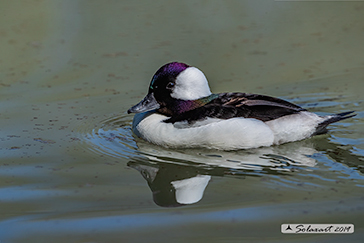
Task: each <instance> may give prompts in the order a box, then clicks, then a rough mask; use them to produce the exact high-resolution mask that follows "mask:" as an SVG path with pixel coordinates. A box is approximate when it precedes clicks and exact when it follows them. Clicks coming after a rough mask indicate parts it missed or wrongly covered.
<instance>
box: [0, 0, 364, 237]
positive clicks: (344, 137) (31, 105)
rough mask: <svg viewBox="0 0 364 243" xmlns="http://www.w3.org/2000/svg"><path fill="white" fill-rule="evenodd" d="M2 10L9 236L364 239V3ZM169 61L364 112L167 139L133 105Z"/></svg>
mask: <svg viewBox="0 0 364 243" xmlns="http://www.w3.org/2000/svg"><path fill="white" fill-rule="evenodd" d="M0 13H1V14H0V40H1V44H0V53H1V55H0V102H1V103H0V156H1V157H0V158H1V160H0V242H1V243H4V242H49V241H52V242H66V241H67V242H166V241H173V242H361V241H362V239H363V238H364V221H363V217H364V206H363V205H364V193H363V192H364V125H363V117H364V109H363V94H362V92H363V90H364V82H363V80H364V58H363V53H364V45H363V44H362V43H364V3H363V2H360V1H351V2H347V1H330V2H326V1H324V2H314V1H308V2H303V1H301V2H297V1H264V2H263V1H229V2H219V1H216V2H213V1H157V2H156V1H152V2H148V3H147V2H143V3H141V2H138V1H73V0H72V1H71V0H69V1H20V0H19V1H0ZM170 61H183V62H187V63H189V64H191V65H195V66H197V67H199V68H200V69H201V70H203V71H204V72H205V74H206V76H207V77H208V79H209V81H210V86H211V89H212V91H213V92H224V91H242V92H252V93H261V94H268V95H272V96H277V97H281V98H284V99H287V100H289V101H292V102H294V103H296V104H299V105H301V106H303V107H304V108H307V109H309V110H311V111H313V112H316V113H318V114H321V115H326V114H330V113H339V112H344V111H350V110H355V111H356V113H357V116H356V117H355V118H353V119H349V120H345V121H342V122H340V123H336V124H335V125H332V126H331V127H330V128H331V130H330V132H329V134H327V135H321V136H316V137H314V138H311V139H307V140H305V141H301V142H295V143H289V144H285V145H281V146H274V147H270V148H260V149H252V150H242V151H232V152H227V151H217V150H206V149H165V148H162V147H158V146H154V145H151V144H148V143H147V142H144V141H142V140H140V139H138V138H136V137H135V136H134V135H133V134H132V132H131V121H132V118H133V116H132V115H128V114H126V110H127V109H128V108H129V107H130V106H132V105H133V104H135V103H137V102H138V101H139V100H140V99H141V98H142V97H144V95H145V94H146V91H147V85H148V84H149V81H150V79H151V77H152V75H153V74H154V72H155V71H156V70H157V69H158V68H159V67H160V66H161V65H163V64H165V63H167V62H170ZM282 223H352V224H354V225H355V233H353V234H350V235H349V234H346V235H345V234H340V235H333V234H322V235H317V234H312V235H309V234H300V235H283V234H281V233H280V225H281V224H282Z"/></svg>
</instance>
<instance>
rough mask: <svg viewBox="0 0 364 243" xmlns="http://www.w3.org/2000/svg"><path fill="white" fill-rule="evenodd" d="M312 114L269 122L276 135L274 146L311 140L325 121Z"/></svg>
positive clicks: (306, 112)
mask: <svg viewBox="0 0 364 243" xmlns="http://www.w3.org/2000/svg"><path fill="white" fill-rule="evenodd" d="M324 120H325V118H324V117H320V116H318V115H316V114H314V113H312V112H308V111H302V112H300V113H297V114H292V115H288V116H283V117H280V118H278V119H275V120H272V121H268V122H266V124H267V125H268V126H269V127H270V128H271V129H272V131H273V133H274V144H282V143H288V142H293V141H298V140H302V139H306V138H309V137H310V136H312V134H313V133H314V132H315V131H316V127H317V125H318V124H319V123H320V122H322V121H324Z"/></svg>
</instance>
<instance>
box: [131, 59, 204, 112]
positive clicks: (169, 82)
mask: <svg viewBox="0 0 364 243" xmlns="http://www.w3.org/2000/svg"><path fill="white" fill-rule="evenodd" d="M209 95H211V91H210V88H209V85H208V82H207V79H206V77H205V75H204V74H203V73H202V72H201V71H200V70H199V69H197V68H195V67H191V66H189V65H187V64H185V63H180V62H171V63H167V64H165V65H164V66H162V67H161V68H159V69H158V71H157V72H156V73H155V74H154V76H153V78H152V81H151V82H150V85H149V90H148V94H147V95H146V96H145V98H144V99H143V100H142V101H140V102H139V103H138V104H136V105H135V106H133V107H131V108H130V109H129V110H128V113H141V112H147V111H150V110H158V112H160V113H162V114H165V115H173V114H175V113H178V112H179V111H180V110H181V109H180V107H183V106H186V105H181V104H186V103H193V100H197V99H200V98H203V97H207V96H209Z"/></svg>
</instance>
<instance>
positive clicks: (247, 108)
mask: <svg viewBox="0 0 364 243" xmlns="http://www.w3.org/2000/svg"><path fill="white" fill-rule="evenodd" d="M128 113H137V114H136V115H135V116H134V120H133V131H134V133H135V134H137V135H138V136H139V137H141V138H143V139H145V140H147V141H149V142H152V143H155V144H159V145H162V146H166V147H207V148H217V149H225V150H231V149H244V148H255V147H261V146H271V145H275V144H282V143H286V142H293V141H298V140H302V139H305V138H308V137H310V136H313V135H316V134H321V133H324V132H326V127H327V126H328V125H329V124H331V123H333V122H337V121H340V120H343V119H347V118H350V117H353V116H355V114H352V113H353V112H352V111H350V112H344V113H340V114H335V115H330V116H324V117H321V116H318V115H316V114H314V113H311V112H309V111H307V110H306V109H304V108H301V107H300V106H297V105H295V104H292V103H290V102H288V101H285V100H282V99H279V98H274V97H270V96H265V95H259V94H247V93H220V94H212V93H211V91H210V88H209V86H208V82H207V80H206V77H205V75H204V74H203V73H202V72H201V71H200V70H199V69H197V68H195V67H191V66H188V65H187V64H184V63H178V62H172V63H168V64H166V65H164V66H162V67H161V68H160V69H159V70H158V71H157V72H156V74H155V75H154V76H153V79H152V81H151V83H150V86H149V91H148V94H147V96H146V97H145V98H144V99H143V100H142V101H141V102H140V103H138V104H137V105H135V106H133V107H132V108H130V109H129V110H128Z"/></svg>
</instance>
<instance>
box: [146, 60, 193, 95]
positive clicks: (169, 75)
mask: <svg viewBox="0 0 364 243" xmlns="http://www.w3.org/2000/svg"><path fill="white" fill-rule="evenodd" d="M188 67H190V66H189V65H187V64H185V63H182V62H170V63H167V64H165V65H163V66H162V67H161V68H159V69H158V71H157V72H156V73H155V74H154V76H153V78H152V81H151V82H150V86H149V88H150V89H154V88H157V87H158V84H156V83H155V81H156V80H166V81H174V79H176V77H177V76H178V74H180V73H181V72H182V71H184V70H186V69H187V68H188ZM155 86H157V87H155Z"/></svg>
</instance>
